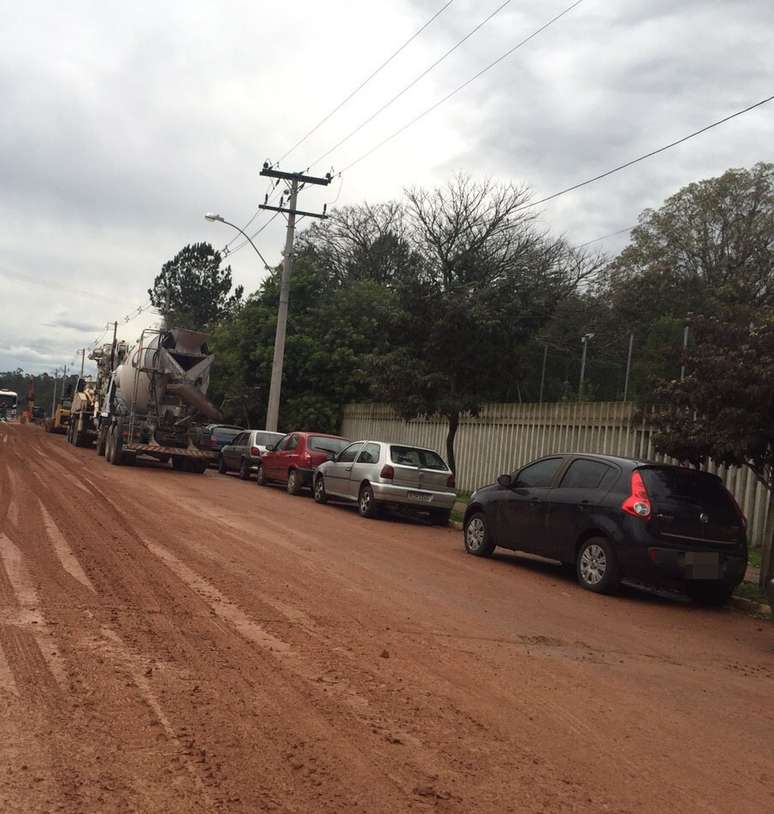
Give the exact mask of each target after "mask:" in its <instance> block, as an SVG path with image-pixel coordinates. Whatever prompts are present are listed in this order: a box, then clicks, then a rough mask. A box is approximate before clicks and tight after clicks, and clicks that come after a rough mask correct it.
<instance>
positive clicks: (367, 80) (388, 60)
mask: <svg viewBox="0 0 774 814" xmlns="http://www.w3.org/2000/svg"><path fill="white" fill-rule="evenodd" d="M453 2H454V0H449V1H448V2H447V3H446V4H445V5H444V6H442V7H441V8H440V9H439V10H438V11H436V12H435V14H433V16H432V17H431V18H430V19H429V20H428V21H427V22H426V23H425V24H424V25H423V26H422V27H421V28H419V29H418V30H417V31H415V32H414V33H413V34H412V35H411V36H410V37H409V38H408V39H407V40H406V41H405V42H404V43H403V45H401V46H400V48H398V50H397V51H394V52H393V53H392V54H391V55H390V56H389V57H387V59H386V60H385V61H384V62H382V64H381V65H380V66H379V67H378V68H377V69H376V70H375V71H373V73H371V74H370V75H369V76H368V77H366V78H365V79H364V80H363V81H362V82H361V83H360V84H359V85H358V86H357V87H356V88H355V89H354V90H353V91H352V92H351V93H350V94H349V96H347V97H346V98H345V99H343V100H342V101H341V102H339V104H338V105H336V107H334V108H333V110H331V112H330V113H328V114H327V115H326V116H323V118H322V119H320V121H319V122H317V124H316V125H315V126H314V127H313V128H312V129H311V130H310V131H309V132H308V133H306V135H304V136H302V137H301V138H300V139H299V140H298V141H297V142H296V143H295V144H294V145H293V146H292V147H291V148H290V149H289V150H288V151H287V152H286V153H285V154H284V155H283V156H282V157H281V158H280V161H284V160H285V159H286V158H287V157H288V156H289V155H290V154H291V153H292V152H294V151H295V150H296V149H297V148H298V147H300V146H301V145H302V144H303V143H304V142H305V141H306V140H307V139H308V138H309V136H311V135H312V134H313V133H315V132H316V131H317V130H318V129H319V128H320V127H322V125H324V124H325V122H327V121H328V119H330V118H331V117H332V116H333V115H334V114H335V113H338V111H339V110H341V108H342V107H344V105H346V104H347V102H349V101H350V99H352V98H353V97H354V96H355V95H356V94H358V93H359V92H360V91H361V90H363V88H364V87H365V86H366V85H367V84H368V83H369V82H370V81H371V80H372V79H373V78H374V77H375V76H376V75H377V74H378V73H379V72H380V71H382V70H383V69H384V68H386V67H387V66H388V65H389V64H390V62H392V60H393V59H395V57H396V56H398V54H400V52H401V51H403V49H404V48H406V46H408V45H409V44H410V43H412V42H413V41H414V40H415V39H416V38H417V37H418V36H419V35H420V34H421V33H422V32H423V31H424V30H425V29H426V28H427V27H428V26H429V25H430V24H431V23H432V22H434V21H435V20H436V18H438V17H440V15H441V14H443V12H444V11H446V9H447V8H449V6H450V5H451V4H452V3H453ZM307 172H308V170H307Z"/></svg>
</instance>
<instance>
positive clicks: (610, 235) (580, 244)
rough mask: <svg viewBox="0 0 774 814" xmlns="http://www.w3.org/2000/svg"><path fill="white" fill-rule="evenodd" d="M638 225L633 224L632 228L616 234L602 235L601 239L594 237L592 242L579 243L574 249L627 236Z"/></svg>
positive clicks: (628, 227)
mask: <svg viewBox="0 0 774 814" xmlns="http://www.w3.org/2000/svg"><path fill="white" fill-rule="evenodd" d="M638 225H639V224H637V223H635V224H634V225H633V226H627V227H626V228H625V229H619V230H618V231H617V232H610V234H609V235H602V237H595V238H594V240H587V241H586V242H585V243H579V244H578V245H577V246H576V247H575V248H576V249H582V248H584V247H585V246H591V244H592V243H599V242H600V241H602V240H607V239H608V238H610V237H618V235H623V234H627V233H628V232H631V230H632V229H635V228H637V226H638Z"/></svg>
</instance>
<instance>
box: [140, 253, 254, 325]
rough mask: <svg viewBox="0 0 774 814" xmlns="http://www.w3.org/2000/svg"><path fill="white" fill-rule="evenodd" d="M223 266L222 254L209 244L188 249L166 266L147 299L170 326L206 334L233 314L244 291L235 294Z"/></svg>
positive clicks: (157, 277) (228, 275)
mask: <svg viewBox="0 0 774 814" xmlns="http://www.w3.org/2000/svg"><path fill="white" fill-rule="evenodd" d="M220 264H221V256H220V252H218V251H216V250H215V249H213V247H212V246H211V245H210V244H209V243H193V244H190V245H188V246H185V247H183V248H182V249H181V250H180V251H179V252H178V253H177V254H176V255H175V257H174V258H173V259H172V260H168V261H167V262H166V263H164V265H163V266H162V267H161V272H160V273H159V274H158V275H157V276H156V279H155V280H154V281H153V287H152V288H149V289H148V296H149V297H150V301H151V304H152V305H153V306H154V307H155V308H158V310H159V311H160V312H161V314H162V316H163V317H164V320H165V322H166V324H167V325H169V326H179V327H183V328H190V329H191V330H195V331H207V330H212V329H213V328H214V327H215V326H216V325H217V324H218V323H219V322H221V321H222V320H223V319H224V318H226V317H227V316H230V315H231V314H233V313H234V311H235V310H236V309H237V308H238V307H239V305H240V304H241V301H242V293H243V288H242V286H237V287H236V288H234V290H233V293H232V287H233V282H232V279H231V266H226V268H221V265H220Z"/></svg>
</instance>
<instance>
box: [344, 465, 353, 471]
mask: <svg viewBox="0 0 774 814" xmlns="http://www.w3.org/2000/svg"><path fill="white" fill-rule="evenodd" d="M344 471H345V472H351V471H352V467H351V466H345V467H344Z"/></svg>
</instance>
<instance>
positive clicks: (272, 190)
mask: <svg viewBox="0 0 774 814" xmlns="http://www.w3.org/2000/svg"><path fill="white" fill-rule="evenodd" d="M278 184H279V179H278V180H277V181H276V182H275V183H274V184H272V183H271V181H270V182H269V188H268V192H267V193H266V200H267V202H268V201H271V200H272V199H273V198H274V196H275V195H276V193H277V185H278ZM260 213H261V209H260V207H259V208H258V209H256V210H255V212H253V215H252V217H251V218H250V220H249V221H247V223H246V224H245V225H244V226H243V227H242V231H243V232H244V231H245V230H246V229H247V227H248V226H249V225H250V224H251V223H252V222H253V221H254V220H255V219H256V218H257V217H258V215H260ZM240 238H241V235H240V234H239V232H237V233H236V235H234V237H232V238H231V240H229V241H228V243H226V245H225V248H226V249H228V248H230V247H231V244H232V243H236V242H237V240H239V239H240Z"/></svg>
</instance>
